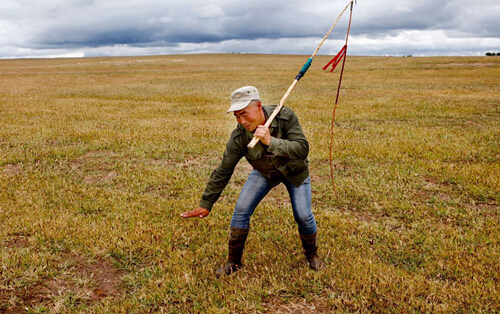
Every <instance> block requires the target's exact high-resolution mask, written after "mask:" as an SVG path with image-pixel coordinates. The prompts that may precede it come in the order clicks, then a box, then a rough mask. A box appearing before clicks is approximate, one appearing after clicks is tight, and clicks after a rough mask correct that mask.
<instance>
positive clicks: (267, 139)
mask: <svg viewBox="0 0 500 314" xmlns="http://www.w3.org/2000/svg"><path fill="white" fill-rule="evenodd" d="M253 135H254V136H255V137H258V138H259V140H260V141H261V142H262V144H264V145H268V146H269V144H271V133H269V128H268V127H266V126H264V125H259V126H258V127H257V129H255V133H254V134H253Z"/></svg>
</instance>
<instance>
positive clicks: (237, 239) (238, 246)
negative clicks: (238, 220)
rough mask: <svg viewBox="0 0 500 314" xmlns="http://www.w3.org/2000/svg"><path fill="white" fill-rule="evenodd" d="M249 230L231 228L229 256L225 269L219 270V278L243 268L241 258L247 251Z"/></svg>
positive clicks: (217, 272)
mask: <svg viewBox="0 0 500 314" xmlns="http://www.w3.org/2000/svg"><path fill="white" fill-rule="evenodd" d="M248 231H249V229H240V228H233V227H230V228H229V254H228V257H227V262H226V264H224V266H223V267H221V268H219V269H217V271H216V272H215V274H216V275H217V276H222V275H224V274H225V275H231V274H232V273H234V272H237V271H238V270H240V269H241V267H243V264H242V262H241V257H242V256H243V250H244V249H245V241H246V240H247V236H248Z"/></svg>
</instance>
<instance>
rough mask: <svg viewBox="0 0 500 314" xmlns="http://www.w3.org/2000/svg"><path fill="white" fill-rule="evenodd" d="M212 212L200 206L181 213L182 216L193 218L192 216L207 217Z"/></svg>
mask: <svg viewBox="0 0 500 314" xmlns="http://www.w3.org/2000/svg"><path fill="white" fill-rule="evenodd" d="M208 214H210V211H209V210H208V209H206V208H203V207H198V208H196V209H193V210H191V211H188V212H185V213H182V214H181V217H182V218H191V217H198V218H205V217H207V216H208Z"/></svg>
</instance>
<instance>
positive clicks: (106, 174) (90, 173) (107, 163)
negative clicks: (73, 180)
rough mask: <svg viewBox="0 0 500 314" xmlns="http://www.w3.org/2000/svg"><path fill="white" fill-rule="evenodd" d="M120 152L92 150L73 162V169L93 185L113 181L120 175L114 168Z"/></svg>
mask: <svg viewBox="0 0 500 314" xmlns="http://www.w3.org/2000/svg"><path fill="white" fill-rule="evenodd" d="M118 157H119V156H118V154H116V153H115V152H113V151H107V150H106V151H91V152H87V153H86V154H84V155H82V156H80V157H78V158H77V159H75V160H74V161H73V162H72V163H71V170H72V171H73V172H74V173H75V174H76V175H77V176H80V177H82V178H83V181H84V182H86V183H88V184H91V185H103V184H108V183H111V182H113V180H114V179H115V178H116V177H117V176H118V173H117V172H116V171H115V170H114V167H115V164H116V158H118Z"/></svg>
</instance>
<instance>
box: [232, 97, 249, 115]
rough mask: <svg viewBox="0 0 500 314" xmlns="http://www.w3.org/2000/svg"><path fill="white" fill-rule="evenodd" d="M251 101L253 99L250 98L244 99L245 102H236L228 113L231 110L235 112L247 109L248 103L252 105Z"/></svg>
mask: <svg viewBox="0 0 500 314" xmlns="http://www.w3.org/2000/svg"><path fill="white" fill-rule="evenodd" d="M251 102H252V101H251V100H250V101H243V102H237V103H234V104H232V105H231V107H230V108H229V110H228V111H227V112H226V114H228V113H230V112H234V111H238V110H242V109H245V108H246V107H247V106H248V105H250V103H251Z"/></svg>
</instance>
